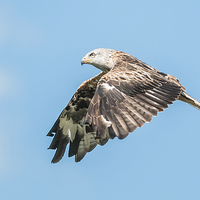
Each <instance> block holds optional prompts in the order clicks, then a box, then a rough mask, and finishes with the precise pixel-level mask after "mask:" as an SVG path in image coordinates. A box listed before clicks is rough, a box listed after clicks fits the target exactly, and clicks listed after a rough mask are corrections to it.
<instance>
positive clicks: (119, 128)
mask: <svg viewBox="0 0 200 200" xmlns="http://www.w3.org/2000/svg"><path fill="white" fill-rule="evenodd" d="M81 63H82V64H84V63H88V64H92V65H94V66H95V67H97V68H99V69H102V70H103V71H104V72H102V73H100V74H99V75H97V76H95V77H93V78H92V79H89V80H88V81H85V82H84V83H83V84H82V85H81V86H80V87H79V88H78V89H77V91H76V93H75V94H74V96H73V97H72V99H71V101H70V102H69V104H68V105H67V106H66V108H65V109H64V110H63V111H62V113H61V115H60V116H59V118H58V119H57V121H56V122H55V124H54V126H53V127H52V129H51V130H50V132H49V133H48V134H47V135H48V136H54V138H53V141H52V143H51V145H50V147H49V149H57V150H56V153H55V156H54V158H53V160H52V162H53V163H55V162H58V161H59V160H60V159H61V158H62V156H63V155H64V152H65V149H66V145H67V144H68V143H70V147H69V157H71V156H73V155H75V161H76V162H78V161H80V160H81V159H82V158H83V157H84V155H85V154H86V153H87V152H89V151H91V150H93V149H94V147H95V146H96V145H97V144H100V145H104V144H105V143H106V142H107V141H108V139H113V138H114V137H118V138H119V139H123V138H125V137H126V136H127V135H128V134H129V133H131V132H133V131H134V130H135V129H136V128H137V127H142V126H143V125H144V123H145V122H150V121H151V119H152V117H153V116H156V115H157V114H158V112H161V111H163V110H164V109H165V108H167V107H168V105H170V104H172V103H173V101H175V100H177V99H178V100H181V101H184V102H187V103H189V104H191V105H193V106H194V107H196V108H198V109H200V103H199V102H198V101H197V100H195V99H193V98H192V97H190V96H189V95H188V94H186V93H185V88H184V87H182V85H181V84H180V83H179V81H178V79H177V78H175V77H174V76H171V75H168V74H165V73H162V72H160V71H158V70H156V69H154V68H153V67H151V66H149V65H147V64H145V63H144V62H142V61H140V60H138V59H137V58H135V57H133V56H131V55H129V54H127V53H124V52H121V51H116V50H110V49H96V50H94V51H92V52H89V53H88V54H87V55H86V56H85V57H84V58H83V60H82V62H81ZM53 133H56V134H55V135H54V134H53Z"/></svg>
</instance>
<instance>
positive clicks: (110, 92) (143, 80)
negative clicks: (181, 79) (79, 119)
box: [85, 62, 181, 139]
mask: <svg viewBox="0 0 200 200" xmlns="http://www.w3.org/2000/svg"><path fill="white" fill-rule="evenodd" d="M180 92H181V85H180V84H179V83H178V82H174V80H173V81H171V80H169V79H168V78H166V74H164V73H158V71H157V70H152V69H151V68H150V69H149V68H145V69H144V68H141V66H137V65H134V66H132V64H130V63H128V62H117V64H115V66H114V68H113V69H112V70H111V71H110V72H108V73H107V74H105V75H104V76H102V78H101V79H100V80H99V83H98V85H97V89H96V91H95V94H94V97H93V99H92V101H91V103H90V105H89V108H88V112H87V115H86V118H85V123H88V124H91V126H92V127H93V130H94V131H97V133H98V136H99V137H102V138H104V137H105V136H106V133H105V130H106V128H107V127H109V126H110V127H112V128H113V130H114V132H115V135H116V136H117V137H118V138H120V139H123V138H125V137H126V136H127V135H128V134H129V133H130V132H133V131H134V130H135V129H136V128H137V127H142V126H143V125H144V123H145V122H150V121H151V119H152V117H153V116H156V115H157V113H158V112H161V111H163V110H164V109H165V108H167V107H168V105H170V104H172V103H173V101H175V100H176V99H177V98H178V97H179V95H180ZM94 109H95V110H94ZM100 118H101V121H100V120H97V119H100ZM102 118H104V120H102ZM109 122H110V124H109Z"/></svg>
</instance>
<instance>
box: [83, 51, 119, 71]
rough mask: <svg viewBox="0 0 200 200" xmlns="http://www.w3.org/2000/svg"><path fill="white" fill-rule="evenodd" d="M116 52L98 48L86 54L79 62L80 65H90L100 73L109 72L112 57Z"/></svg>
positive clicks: (111, 65) (111, 66)
mask: <svg viewBox="0 0 200 200" xmlns="http://www.w3.org/2000/svg"><path fill="white" fill-rule="evenodd" d="M116 52H118V51H117V50H113V49H105V48H99V49H95V50H93V51H90V52H89V53H87V54H86V55H85V56H84V57H83V59H82V60H81V64H82V65H83V64H90V65H93V66H95V67H96V68H98V69H100V70H102V71H109V70H111V69H112V68H113V61H112V57H113V55H114V54H115V53H116Z"/></svg>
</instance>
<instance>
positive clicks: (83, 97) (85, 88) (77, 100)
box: [47, 72, 115, 163]
mask: <svg viewBox="0 0 200 200" xmlns="http://www.w3.org/2000/svg"><path fill="white" fill-rule="evenodd" d="M104 74H105V73H104V72H101V73H100V74H98V75H97V76H95V77H93V78H92V79H89V80H87V81H85V82H84V83H82V84H81V86H80V87H79V88H78V89H77V91H76V93H75V94H74V95H73V97H72V99H71V100H70V102H69V104H68V105H67V106H66V107H65V109H64V110H63V111H62V113H61V114H60V116H59V117H58V119H57V121H56V122H55V124H54V125H53V127H52V128H51V130H50V131H49V133H48V134H47V136H51V137H53V140H52V142H51V144H50V146H49V149H56V153H55V155H54V157H53V159H52V162H53V163H56V162H59V161H60V159H61V158H62V157H63V155H64V153H65V150H66V146H67V144H69V152H68V156H69V157H71V156H75V161H76V162H79V161H80V160H81V159H82V158H83V157H84V156H85V154H86V153H87V152H90V151H92V150H93V149H94V148H95V147H96V146H97V144H100V145H104V144H105V143H106V142H107V141H108V140H109V139H112V138H114V137H115V135H114V131H113V129H106V135H105V139H101V138H96V132H94V131H93V130H92V129H91V127H89V126H88V125H87V124H84V120H85V115H86V113H87V110H88V106H89V103H90V101H91V99H92V97H93V96H94V92H95V89H96V86H97V82H98V81H99V79H100V78H101V77H102V76H103V75H104ZM96 98H97V99H94V100H95V101H96V102H98V96H97V97H96ZM93 111H94V112H93V115H99V109H98V103H97V104H95V105H94V109H93ZM98 119H99V118H98ZM90 120H91V123H95V122H96V121H95V120H93V118H91V119H90ZM90 120H89V119H88V121H90ZM101 120H104V118H101ZM101 120H100V122H99V123H101V124H102V121H101Z"/></svg>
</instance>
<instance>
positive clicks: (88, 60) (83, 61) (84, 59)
mask: <svg viewBox="0 0 200 200" xmlns="http://www.w3.org/2000/svg"><path fill="white" fill-rule="evenodd" d="M90 61H92V59H87V58H86V57H84V58H83V59H82V60H81V65H83V64H87V63H89V62H90Z"/></svg>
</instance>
